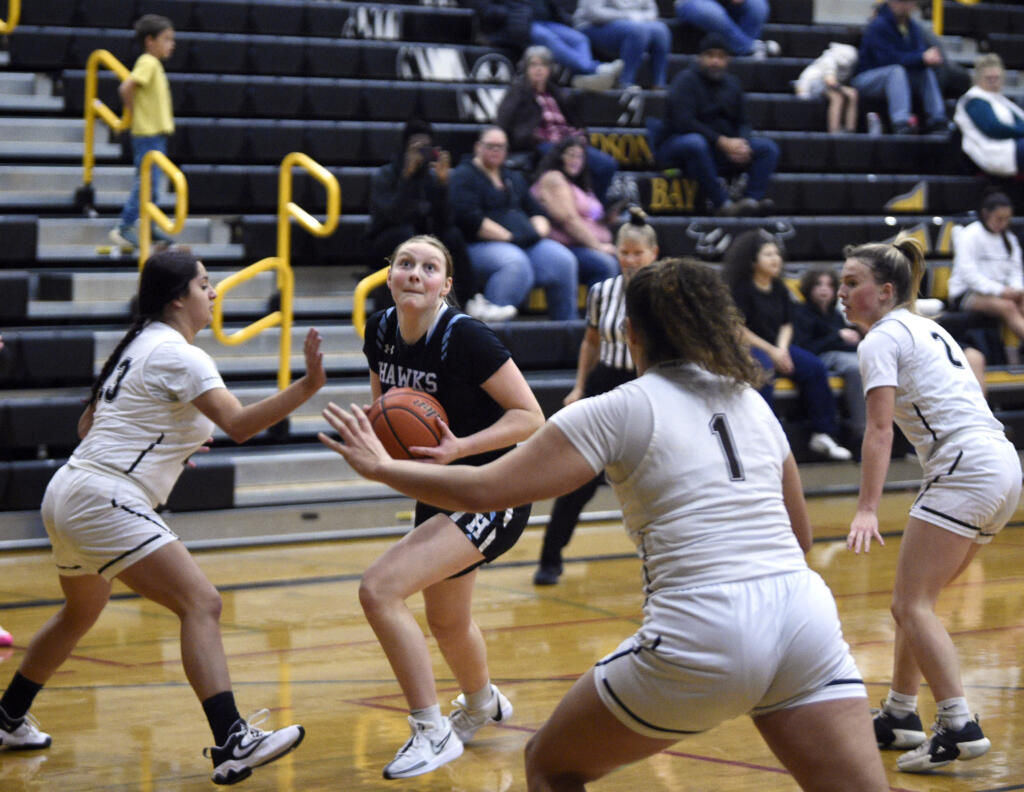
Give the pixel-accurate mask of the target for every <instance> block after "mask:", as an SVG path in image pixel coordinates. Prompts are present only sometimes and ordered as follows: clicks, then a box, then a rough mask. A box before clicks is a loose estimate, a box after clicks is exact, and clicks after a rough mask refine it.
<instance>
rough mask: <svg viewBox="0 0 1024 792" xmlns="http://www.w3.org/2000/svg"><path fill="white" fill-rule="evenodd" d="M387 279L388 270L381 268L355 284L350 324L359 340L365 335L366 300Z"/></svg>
mask: <svg viewBox="0 0 1024 792" xmlns="http://www.w3.org/2000/svg"><path fill="white" fill-rule="evenodd" d="M387 279H388V268H387V267H383V268H381V269H379V270H377V271H376V272H374V273H371V274H369V275H367V276H366V277H365V278H363V279H362V280H361V281H359V283H358V284H356V290H355V293H354V294H353V295H352V324H353V325H355V328H356V332H357V333H359V337H360V338H362V337H363V336H364V335H365V333H366V298H367V297H369V296H370V292H372V291H373V290H374V289H376V288H377V287H378V286H383V285H384V284H385V283H386V282H387Z"/></svg>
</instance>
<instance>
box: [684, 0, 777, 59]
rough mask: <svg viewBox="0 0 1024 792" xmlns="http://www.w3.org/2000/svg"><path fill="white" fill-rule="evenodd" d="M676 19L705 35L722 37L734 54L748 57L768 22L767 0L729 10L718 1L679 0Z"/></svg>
mask: <svg viewBox="0 0 1024 792" xmlns="http://www.w3.org/2000/svg"><path fill="white" fill-rule="evenodd" d="M676 17H677V18H678V19H679V21H680V22H685V23H686V24H688V25H693V26H694V27H699V28H700V29H701V30H703V31H705V32H706V33H719V34H721V35H722V37H723V38H724V39H725V45H726V46H727V47H728V48H729V52H731V53H732V54H733V55H749V54H750V53H751V52H752V51H753V49H754V41H755V40H756V39H759V38H761V30H762V28H764V23H765V21H766V20H767V19H768V0H745V2H743V3H741V4H739V5H730V6H729V10H728V11H727V10H726V9H725V7H724V6H722V4H721V3H719V2H718V0H680V2H677V3H676Z"/></svg>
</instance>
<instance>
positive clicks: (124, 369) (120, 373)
mask: <svg viewBox="0 0 1024 792" xmlns="http://www.w3.org/2000/svg"><path fill="white" fill-rule="evenodd" d="M131 364H132V359H131V358H125V359H124V360H122V361H121V362H120V363H118V364H117V369H115V371H116V372H117V379H115V380H114V384H113V385H111V386H110V387H109V388H106V389H105V390H104V391H103V400H104V401H108V402H112V401H113V400H114V399H116V398H117V392H118V391H119V390H121V380H123V379H124V376H125V374H127V373H128V367H129V366H131Z"/></svg>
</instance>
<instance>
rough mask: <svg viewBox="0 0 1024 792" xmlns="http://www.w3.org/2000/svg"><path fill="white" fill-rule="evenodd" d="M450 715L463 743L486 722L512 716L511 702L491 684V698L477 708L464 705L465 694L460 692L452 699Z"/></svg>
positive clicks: (470, 738)
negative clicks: (472, 708)
mask: <svg viewBox="0 0 1024 792" xmlns="http://www.w3.org/2000/svg"><path fill="white" fill-rule="evenodd" d="M452 706H454V707H455V709H453V710H452V714H451V716H450V718H451V722H452V728H453V729H455V733H456V734H457V735H458V736H459V739H460V740H462V742H463V743H468V742H469V741H470V740H472V739H473V735H474V734H476V733H477V732H478V731H479V730H480V729H481V728H483V727H484V726H486V725H487V724H488V723H499V722H501V721H506V720H508V719H509V718H511V717H512V711H513V710H512V703H511V702H510V701H509V700H508V699H507V698H505V697H504V696H503V695H502V694H501V691H500V690H498V688H497V687H496V686H495V685H491V700H490V701H489V702H487V704H486V705H485V706H484V707H482V708H481V709H478V710H471V709H469V707H467V706H466V696H465V694H463V693H460V694H459V695H458V696H457V697H456V698H455V700H454V701H452Z"/></svg>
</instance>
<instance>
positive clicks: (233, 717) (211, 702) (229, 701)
mask: <svg viewBox="0 0 1024 792" xmlns="http://www.w3.org/2000/svg"><path fill="white" fill-rule="evenodd" d="M203 712H205V713H206V720H208V721H209V722H210V730H211V731H212V732H213V741H214V743H216V744H217V745H218V746H221V745H224V743H226V742H227V741H228V735H229V734H231V727H232V726H234V725H235V722H236V721H238V720H241V717H242V716H241V715H239V714H238V707H236V706H235V694H234V693H232V692H231V691H230V690H225V691H224V692H223V693H215V694H214V695H212V696H210V697H209V698H208V699H206V701H204V702H203Z"/></svg>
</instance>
